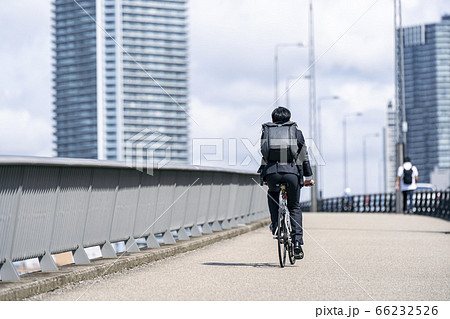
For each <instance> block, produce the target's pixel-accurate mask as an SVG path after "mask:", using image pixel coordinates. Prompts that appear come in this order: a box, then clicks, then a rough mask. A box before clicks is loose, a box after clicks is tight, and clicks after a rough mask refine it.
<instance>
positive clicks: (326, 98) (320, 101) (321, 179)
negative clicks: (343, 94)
mask: <svg viewBox="0 0 450 319" xmlns="http://www.w3.org/2000/svg"><path fill="white" fill-rule="evenodd" d="M338 99H339V96H337V95H333V96H323V97H320V98H319V108H318V113H319V116H318V117H319V125H318V129H319V132H318V133H319V134H318V141H317V142H318V147H319V153H320V154H322V151H323V150H322V101H324V100H338ZM318 182H319V198H322V191H323V187H322V185H323V184H322V182H323V178H322V166H320V167H319V181H318Z"/></svg>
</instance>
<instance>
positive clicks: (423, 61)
mask: <svg viewBox="0 0 450 319" xmlns="http://www.w3.org/2000/svg"><path fill="white" fill-rule="evenodd" d="M403 45H404V54H403V56H404V79H405V83H404V85H405V109H406V121H407V123H408V132H407V136H406V154H407V155H408V156H410V157H411V159H412V161H413V163H414V165H416V166H417V168H418V169H419V179H420V182H425V183H429V182H430V174H431V172H432V171H433V170H434V169H435V168H437V169H438V170H447V169H450V15H444V16H443V17H442V19H441V22H440V23H434V24H427V25H422V26H413V27H407V28H403Z"/></svg>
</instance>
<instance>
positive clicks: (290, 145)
mask: <svg viewBox="0 0 450 319" xmlns="http://www.w3.org/2000/svg"><path fill="white" fill-rule="evenodd" d="M262 129H263V136H264V139H261V153H262V156H263V158H264V159H265V160H266V161H273V162H280V163H289V162H293V161H295V160H296V159H297V156H298V155H297V152H298V145H297V123H295V122H292V121H289V122H286V123H283V124H276V123H270V122H269V123H265V124H263V125H262Z"/></svg>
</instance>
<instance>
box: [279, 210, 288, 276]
mask: <svg viewBox="0 0 450 319" xmlns="http://www.w3.org/2000/svg"><path fill="white" fill-rule="evenodd" d="M277 238H278V259H279V260H280V266H281V268H283V267H284V265H285V264H286V253H287V245H285V240H286V238H287V237H286V224H285V223H284V212H283V211H282V209H281V208H280V210H279V212H278V230H277Z"/></svg>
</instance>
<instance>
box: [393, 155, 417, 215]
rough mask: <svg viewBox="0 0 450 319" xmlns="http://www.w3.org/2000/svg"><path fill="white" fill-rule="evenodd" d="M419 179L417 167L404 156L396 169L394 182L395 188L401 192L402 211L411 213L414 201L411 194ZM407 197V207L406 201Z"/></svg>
mask: <svg viewBox="0 0 450 319" xmlns="http://www.w3.org/2000/svg"><path fill="white" fill-rule="evenodd" d="M418 180H419V171H418V170H417V167H415V166H414V165H412V163H411V159H410V158H409V157H405V159H404V161H403V164H402V165H401V166H400V167H399V168H398V170H397V180H396V182H395V189H396V190H401V191H402V193H403V213H405V214H407V213H410V214H412V213H413V209H414V203H413V195H414V191H415V190H416V188H417V181H418ZM408 199H409V207H408V206H407V201H408Z"/></svg>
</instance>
